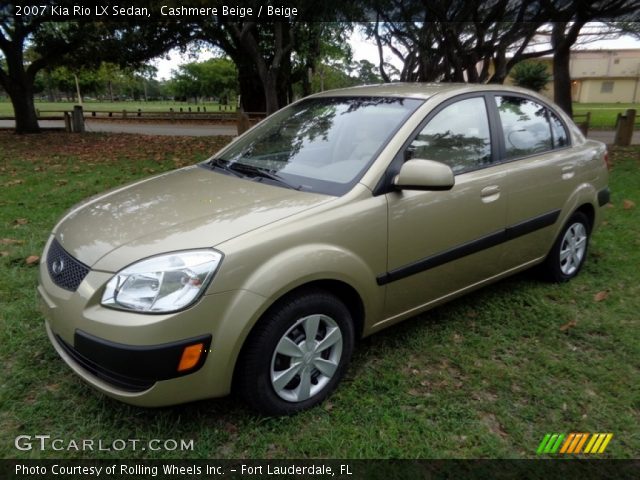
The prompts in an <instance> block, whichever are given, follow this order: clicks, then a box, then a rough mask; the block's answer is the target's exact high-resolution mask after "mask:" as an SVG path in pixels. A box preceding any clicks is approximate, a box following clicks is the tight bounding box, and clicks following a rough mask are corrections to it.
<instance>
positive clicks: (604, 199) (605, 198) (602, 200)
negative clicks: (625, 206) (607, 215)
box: [598, 187, 611, 207]
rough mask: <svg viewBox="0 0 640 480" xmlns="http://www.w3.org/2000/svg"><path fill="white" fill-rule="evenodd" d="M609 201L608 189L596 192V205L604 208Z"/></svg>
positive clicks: (609, 193)
mask: <svg viewBox="0 0 640 480" xmlns="http://www.w3.org/2000/svg"><path fill="white" fill-rule="evenodd" d="M609 200H611V192H610V191H609V187H607V188H603V189H602V190H600V191H599V192H598V205H599V206H600V207H604V206H605V205H606V204H607V203H609Z"/></svg>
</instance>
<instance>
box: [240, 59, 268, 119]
mask: <svg viewBox="0 0 640 480" xmlns="http://www.w3.org/2000/svg"><path fill="white" fill-rule="evenodd" d="M236 66H237V67H238V83H239V84H240V103H241V104H242V109H243V110H244V111H245V112H265V111H266V110H267V104H266V101H265V97H264V89H263V88H262V81H261V80H260V76H259V75H258V72H256V69H255V67H254V65H253V64H252V63H251V62H250V61H248V60H245V61H244V62H237V61H236Z"/></svg>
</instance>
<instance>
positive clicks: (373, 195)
mask: <svg viewBox="0 0 640 480" xmlns="http://www.w3.org/2000/svg"><path fill="white" fill-rule="evenodd" d="M606 161H607V154H606V151H605V146H604V145H603V144H601V143H598V142H594V141H589V140H586V139H585V138H584V136H583V135H582V133H581V132H580V130H579V129H577V128H576V126H575V125H574V124H573V123H572V121H571V119H570V118H568V117H567V116H566V115H565V114H564V113H563V112H562V111H560V110H559V109H558V108H557V107H556V106H554V105H553V104H551V103H550V102H549V101H548V100H547V99H545V98H543V97H540V96H538V95H536V94H534V93H532V92H529V91H526V90H521V89H517V88H505V87H500V86H471V85H463V84H460V85H456V84H390V85H380V86H367V87H358V88H350V89H345V90H337V91H331V92H325V93H322V94H319V95H314V96H311V97H307V98H305V99H302V100H300V101H298V102H296V103H294V104H292V105H290V106H289V107H287V108H285V109H283V110H280V111H279V112H277V113H275V114H274V115H272V116H270V117H269V118H267V119H266V120H264V121H262V122H261V123H260V124H258V125H257V126H256V127H254V128H253V129H251V130H250V131H248V132H247V133H245V134H244V135H242V136H241V137H239V138H237V139H236V140H235V141H234V142H232V143H231V144H230V145H228V146H227V147H226V148H224V149H223V150H221V151H220V152H219V153H217V154H216V155H215V156H214V157H212V158H210V159H209V160H207V161H205V162H204V163H201V164H198V165H194V166H190V167H187V168H182V169H179V170H176V171H172V172H169V173H165V174H162V175H157V176H154V177H151V178H148V179H145V180H142V181H138V182H136V183H133V184H131V185H128V186H125V187H122V188H118V189H116V190H112V191H110V192H107V193H105V194H103V195H100V196H98V197H94V198H92V199H90V200H88V201H86V202H85V203H83V204H81V205H79V206H76V207H74V208H72V209H71V210H70V211H69V212H68V213H67V214H66V215H65V216H64V217H63V218H62V220H61V221H60V222H59V223H58V224H57V225H56V227H55V228H54V229H53V232H52V234H51V237H50V238H49V240H48V242H47V244H46V247H45V251H44V254H43V256H42V258H43V260H42V263H41V265H40V285H39V287H38V290H39V292H40V296H41V298H42V302H41V303H42V306H43V309H44V312H45V316H46V319H47V320H46V329H47V332H48V335H49V337H50V339H51V342H52V343H53V345H54V347H55V349H56V350H57V352H58V353H59V354H60V356H61V357H62V358H63V359H64V360H65V362H67V363H68V364H69V366H70V367H71V368H72V369H73V370H74V371H75V372H76V373H77V374H78V375H80V376H81V377H82V378H83V379H84V380H86V381H87V382H88V383H90V384H91V385H93V386H94V387H95V388H97V389H99V390H100V391H102V392H104V393H105V394H107V395H110V396H112V397H114V398H117V399H119V400H122V401H124V402H127V403H131V404H135V405H142V406H160V405H169V404H176V403H181V402H187V401H191V400H196V399H202V398H207V397H216V396H222V395H226V394H227V393H229V392H230V391H231V389H232V386H233V387H234V388H237V391H238V392H239V393H240V394H241V395H242V396H243V397H244V398H245V399H246V401H247V402H248V403H249V404H250V405H251V406H252V407H254V408H256V409H258V410H260V411H262V412H265V413H267V414H289V413H294V412H297V411H299V410H302V409H305V408H308V407H311V406H313V405H316V404H317V403H319V402H321V401H322V400H323V399H324V398H325V397H327V395H328V394H329V393H330V392H331V391H332V390H333V389H334V388H335V387H336V384H337V383H338V382H339V381H340V379H341V378H342V377H343V375H344V373H345V368H346V366H347V364H348V363H349V359H350V357H351V354H352V350H353V347H354V341H355V340H356V339H357V338H358V337H362V336H366V335H369V334H372V333H374V332H376V331H378V330H381V329H383V328H385V327H388V326H390V325H392V324H394V323H396V322H399V321H401V320H404V319H406V318H408V317H411V316H414V315H416V314H417V313H419V312H422V311H424V310H427V309H429V308H431V307H433V306H435V305H438V304H441V303H443V302H445V301H448V300H450V299H452V298H455V297H458V296H460V295H462V294H464V293H466V292H469V291H471V290H473V289H476V288H478V287H481V286H483V285H487V284H488V283H490V282H494V281H496V280H498V279H500V278H503V277H505V276H507V275H511V274H513V273H515V272H518V271H520V270H523V269H527V268H530V267H532V266H534V265H537V264H540V267H541V268H542V269H543V271H544V272H546V274H547V276H548V277H549V278H550V279H552V280H555V281H566V280H569V279H570V278H572V277H574V276H575V275H577V274H578V272H579V271H580V267H581V266H582V264H583V263H584V261H585V256H586V253H587V245H588V242H589V237H590V235H591V233H592V231H593V229H594V228H595V227H596V225H597V224H598V222H599V221H600V217H601V208H602V207H603V205H605V204H606V203H607V202H608V198H609V190H608V188H607V166H606Z"/></svg>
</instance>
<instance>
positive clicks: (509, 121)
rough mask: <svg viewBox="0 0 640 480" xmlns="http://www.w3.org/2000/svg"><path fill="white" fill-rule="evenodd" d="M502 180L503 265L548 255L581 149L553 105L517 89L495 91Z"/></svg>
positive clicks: (572, 187)
mask: <svg viewBox="0 0 640 480" xmlns="http://www.w3.org/2000/svg"><path fill="white" fill-rule="evenodd" d="M494 98H495V106H496V108H497V111H498V117H499V119H500V127H501V130H502V131H501V138H500V141H501V143H502V144H503V153H502V155H503V158H502V161H504V162H506V163H505V165H508V166H509V175H508V178H507V181H506V192H505V193H506V197H507V200H508V206H507V222H506V223H507V232H506V233H507V239H508V241H507V243H506V244H505V249H504V258H503V261H504V268H505V270H508V269H510V268H515V267H518V266H521V265H524V264H526V263H528V262H532V261H534V260H536V259H539V258H540V257H542V256H544V255H546V254H547V252H548V251H549V249H550V248H551V245H552V243H553V241H554V233H555V231H556V230H557V225H556V222H557V221H558V219H559V216H560V210H561V209H562V207H563V206H564V205H565V204H566V202H567V199H568V198H569V196H570V195H571V193H572V192H573V191H574V190H575V188H576V186H577V182H578V178H577V175H576V171H577V170H578V167H579V162H580V157H581V154H580V153H574V152H573V150H572V149H571V148H570V142H569V135H568V132H567V129H566V126H565V125H564V123H563V122H562V120H561V119H560V118H559V116H558V115H556V114H555V113H554V112H553V110H552V109H550V108H549V107H548V106H546V105H544V104H542V103H541V102H539V101H537V100H535V99H532V98H529V97H526V96H520V95H517V94H511V93H509V94H496V95H495V97H494Z"/></svg>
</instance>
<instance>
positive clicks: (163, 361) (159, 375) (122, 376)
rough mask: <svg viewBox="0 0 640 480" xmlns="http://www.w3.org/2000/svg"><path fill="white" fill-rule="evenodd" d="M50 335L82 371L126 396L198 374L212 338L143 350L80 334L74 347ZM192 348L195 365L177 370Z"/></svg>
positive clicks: (78, 332) (183, 341)
mask: <svg viewBox="0 0 640 480" xmlns="http://www.w3.org/2000/svg"><path fill="white" fill-rule="evenodd" d="M52 335H53V336H54V338H55V341H56V342H58V345H59V346H60V347H61V348H62V349H63V350H64V351H65V352H66V354H67V355H68V356H69V357H71V358H72V359H73V360H74V361H75V362H76V363H77V364H79V365H80V366H81V367H82V368H83V369H84V370H86V371H88V372H89V373H91V374H92V375H94V376H96V377H98V378H101V379H102V380H104V381H105V382H107V383H109V384H111V385H113V386H114V387H116V388H119V389H121V390H125V391H129V392H142V391H144V390H148V389H149V388H151V387H152V386H153V384H154V383H156V382H157V381H159V380H169V379H171V378H176V377H181V376H183V375H189V374H191V373H195V372H197V371H198V370H200V368H202V366H203V365H204V363H205V361H206V359H207V353H208V352H209V350H210V347H211V335H203V336H201V337H197V338H190V339H187V340H182V341H179V342H173V343H165V344H162V345H149V346H144V347H138V346H131V345H123V344H119V343H115V342H108V341H106V340H103V339H101V338H98V337H94V336H93V335H89V334H88V333H85V332H83V331H82V330H77V331H76V333H75V335H74V342H73V345H70V344H68V343H67V342H65V341H64V340H63V339H62V338H60V337H59V336H57V335H55V334H53V332H52ZM192 346H195V347H197V348H198V350H199V356H198V357H197V361H196V362H194V365H193V366H191V367H190V368H188V369H180V368H179V367H180V363H181V360H182V355H183V352H184V351H185V350H186V349H189V348H190V347H192Z"/></svg>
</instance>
